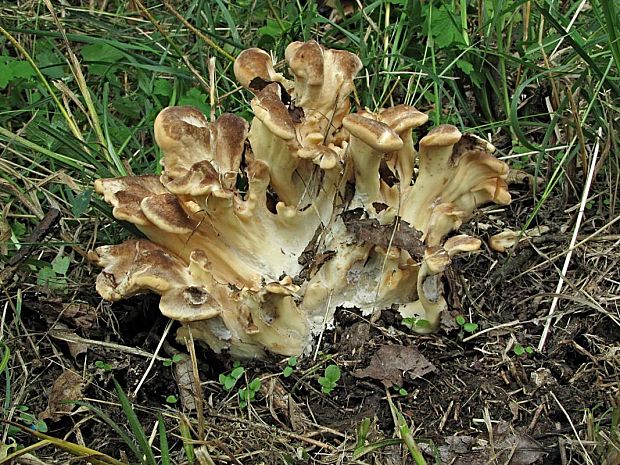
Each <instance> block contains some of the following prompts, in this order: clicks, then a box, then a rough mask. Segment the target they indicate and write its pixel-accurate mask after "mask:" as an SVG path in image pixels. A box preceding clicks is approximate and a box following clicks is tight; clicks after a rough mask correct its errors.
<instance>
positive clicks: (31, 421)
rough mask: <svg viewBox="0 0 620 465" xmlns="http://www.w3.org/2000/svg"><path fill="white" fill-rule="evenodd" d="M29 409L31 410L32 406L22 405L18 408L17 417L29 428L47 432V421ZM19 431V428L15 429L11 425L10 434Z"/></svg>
mask: <svg viewBox="0 0 620 465" xmlns="http://www.w3.org/2000/svg"><path fill="white" fill-rule="evenodd" d="M29 410H30V407H28V406H26V405H20V406H19V407H17V409H16V413H17V417H18V418H19V419H20V420H21V421H22V422H24V423H26V425H27V426H28V428H30V429H31V430H33V431H38V432H39V433H46V432H47V423H45V420H40V419H38V418H37V417H36V416H35V415H33V414H32V413H30V412H29ZM13 428H14V427H13ZM17 432H19V430H17V429H15V430H13V429H11V428H10V427H9V433H10V434H15V433H17Z"/></svg>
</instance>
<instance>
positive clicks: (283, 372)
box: [282, 366, 293, 378]
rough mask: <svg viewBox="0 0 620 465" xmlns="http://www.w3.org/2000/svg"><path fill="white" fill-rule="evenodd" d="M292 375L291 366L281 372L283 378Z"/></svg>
mask: <svg viewBox="0 0 620 465" xmlns="http://www.w3.org/2000/svg"><path fill="white" fill-rule="evenodd" d="M292 374H293V367H291V366H287V367H284V370H282V376H284V377H285V378H288V377H289V376H291V375H292Z"/></svg>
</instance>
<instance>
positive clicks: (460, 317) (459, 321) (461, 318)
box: [454, 315, 465, 326]
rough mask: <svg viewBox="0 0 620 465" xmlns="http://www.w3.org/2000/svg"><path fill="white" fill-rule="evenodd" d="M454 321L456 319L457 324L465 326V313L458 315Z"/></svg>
mask: <svg viewBox="0 0 620 465" xmlns="http://www.w3.org/2000/svg"><path fill="white" fill-rule="evenodd" d="M454 321H456V324H457V325H459V326H463V325H464V324H465V317H464V316H463V315H457V316H456V318H455V319H454Z"/></svg>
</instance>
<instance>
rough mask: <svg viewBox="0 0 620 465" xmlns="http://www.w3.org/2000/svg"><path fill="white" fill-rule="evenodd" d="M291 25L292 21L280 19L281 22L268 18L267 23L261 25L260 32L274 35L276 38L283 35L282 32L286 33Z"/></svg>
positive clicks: (270, 35) (265, 34)
mask: <svg viewBox="0 0 620 465" xmlns="http://www.w3.org/2000/svg"><path fill="white" fill-rule="evenodd" d="M280 23H282V26H284V29H282V28H281V27H280ZM290 27H291V23H290V22H288V21H284V20H280V22H278V21H276V20H275V19H270V18H269V19H267V24H266V25H265V26H263V27H261V28H260V29H259V30H258V32H259V34H261V35H264V36H269V37H273V38H274V39H278V38H280V37H281V36H282V34H284V33H286V32H287V31H288V30H289V29H290Z"/></svg>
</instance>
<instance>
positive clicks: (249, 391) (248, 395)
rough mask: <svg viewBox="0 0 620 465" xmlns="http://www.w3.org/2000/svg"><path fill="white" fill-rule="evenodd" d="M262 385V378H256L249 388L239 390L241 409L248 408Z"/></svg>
mask: <svg viewBox="0 0 620 465" xmlns="http://www.w3.org/2000/svg"><path fill="white" fill-rule="evenodd" d="M261 384H262V383H261V380H260V378H254V379H253V380H252V381H250V383H249V384H248V385H247V387H244V388H241V389H239V407H241V408H246V407H247V406H248V404H249V403H250V402H252V401H253V400H254V398H255V397H256V393H257V392H258V391H260V387H261Z"/></svg>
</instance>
